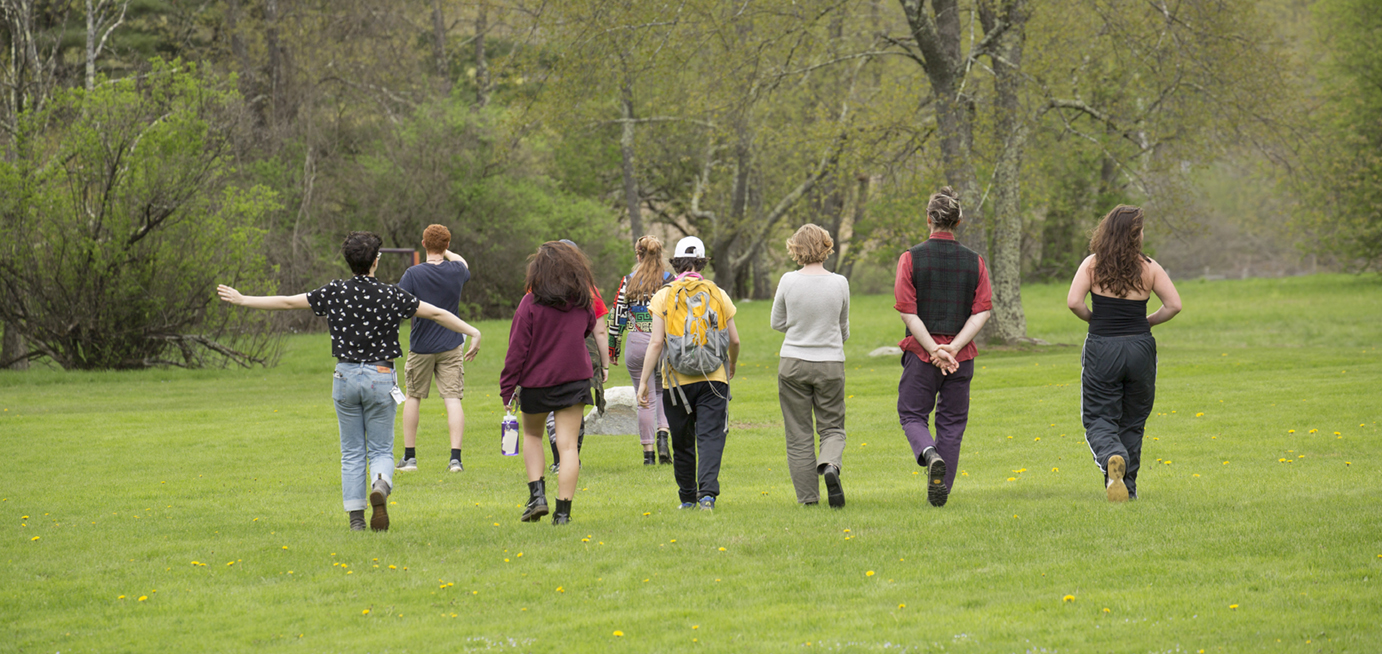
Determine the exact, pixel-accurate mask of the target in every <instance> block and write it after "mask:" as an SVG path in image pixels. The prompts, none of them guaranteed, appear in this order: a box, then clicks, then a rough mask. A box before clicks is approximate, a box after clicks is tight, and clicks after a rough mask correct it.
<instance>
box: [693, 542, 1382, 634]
mask: <svg viewBox="0 0 1382 654" xmlns="http://www.w3.org/2000/svg"><path fill="white" fill-rule="evenodd" d="M1378 556H1382V554H1379V555H1378ZM691 628H692V629H700V628H701V626H700V625H698V624H693V625H691Z"/></svg>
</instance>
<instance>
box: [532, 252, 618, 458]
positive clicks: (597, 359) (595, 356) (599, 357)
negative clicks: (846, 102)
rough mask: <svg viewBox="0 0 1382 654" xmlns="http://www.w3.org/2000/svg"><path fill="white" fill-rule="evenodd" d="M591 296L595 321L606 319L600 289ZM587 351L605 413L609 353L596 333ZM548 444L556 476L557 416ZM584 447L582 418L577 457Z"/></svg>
mask: <svg viewBox="0 0 1382 654" xmlns="http://www.w3.org/2000/svg"><path fill="white" fill-rule="evenodd" d="M558 242H559V243H565V244H567V245H569V246H571V247H573V248H576V250H577V251H580V252H581V254H585V252H584V251H581V246H579V245H576V242H575V241H572V240H570V239H565V238H564V239H561V240H560V241H558ZM588 262H589V260H588V259H587V263H588ZM593 278H594V277H593V273H592V279H593ZM590 296H591V300H590V301H591V308H593V309H594V310H595V320H597V321H598V320H600V319H601V318H603V317H605V316H606V315H608V314H609V307H608V306H606V305H605V299H604V298H603V297H601V296H600V289H599V288H597V287H595V286H591V287H590ZM585 350H586V352H587V353H588V354H590V366H591V376H590V390H591V393H592V395H594V397H595V402H594V404H595V408H597V409H599V410H600V413H604V412H605V382H606V381H609V353H608V352H607V351H606V350H605V348H603V347H601V346H600V340H599V339H598V338H596V335H595V334H594V333H592V334H590V335H589V336H586V338H585ZM547 444H548V445H549V446H551V448H552V474H554V475H555V474H557V472H558V471H560V470H561V451H560V450H559V449H558V448H557V423H556V415H554V414H548V415H547ZM584 445H585V419H584V418H582V419H581V430H580V432H579V433H577V434H576V454H577V455H580V453H581V448H582V447H583V446H584Z"/></svg>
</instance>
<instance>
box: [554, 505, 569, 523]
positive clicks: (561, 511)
mask: <svg viewBox="0 0 1382 654" xmlns="http://www.w3.org/2000/svg"><path fill="white" fill-rule="evenodd" d="M568 522H571V500H557V512H556V513H553V514H552V524H553V525H564V524H566V523H568Z"/></svg>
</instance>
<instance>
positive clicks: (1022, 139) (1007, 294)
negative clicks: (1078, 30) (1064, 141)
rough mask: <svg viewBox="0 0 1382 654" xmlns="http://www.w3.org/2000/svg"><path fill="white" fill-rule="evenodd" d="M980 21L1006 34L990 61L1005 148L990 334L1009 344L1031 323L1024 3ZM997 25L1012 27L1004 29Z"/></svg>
mask: <svg viewBox="0 0 1382 654" xmlns="http://www.w3.org/2000/svg"><path fill="white" fill-rule="evenodd" d="M979 6H980V9H979V16H980V20H981V22H982V23H983V24H984V31H985V32H987V33H991V32H993V31H994V30H995V29H1003V32H1002V34H1001V35H1000V36H999V38H998V40H997V43H996V44H995V50H996V53H997V54H998V56H996V57H991V59H992V63H993V86H994V103H993V111H994V118H993V120H994V126H995V127H996V128H997V131H998V133H999V134H1000V135H1004V136H1006V142H1005V143H1004V147H1003V149H1002V151H1001V152H1000V153H999V156H998V161H997V162H995V165H994V171H993V189H994V190H993V194H994V207H993V209H994V211H993V214H994V223H993V256H992V259H991V260H990V261H989V265H990V276H991V278H992V282H993V316H992V319H991V320H990V321H989V325H992V330H991V334H992V335H993V336H994V337H996V338H998V339H1001V340H1002V341H1003V342H1005V343H1014V342H1016V341H1017V340H1018V339H1021V338H1023V337H1025V336H1026V335H1027V320H1026V317H1025V316H1024V315H1023V313H1022V195H1021V188H1022V187H1021V183H1022V180H1021V172H1022V154H1023V148H1024V147H1025V146H1026V140H1027V131H1028V126H1027V121H1026V120H1025V117H1024V116H1023V115H1022V113H1021V111H1022V108H1021V106H1020V102H1021V100H1020V97H1019V95H1020V93H1021V91H1022V78H1021V77H1020V73H1019V71H1018V67H1020V66H1021V65H1022V46H1023V27H1024V24H1025V22H1026V11H1027V8H1026V2H1025V0H1003V1H1002V7H1001V10H1000V11H997V12H996V11H995V8H994V7H993V5H992V2H982V3H980V5H979ZM997 21H1004V22H1006V23H1007V27H1006V28H1000V27H999V25H998V22H997Z"/></svg>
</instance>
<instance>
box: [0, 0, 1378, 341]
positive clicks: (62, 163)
mask: <svg viewBox="0 0 1382 654" xmlns="http://www.w3.org/2000/svg"><path fill="white" fill-rule="evenodd" d="M1379 14H1382V9H1379V8H1378V7H1377V6H1376V3H1371V2H1368V1H1367V0H1318V1H1317V2H1310V1H1309V0H1276V1H1275V2H1272V3H1261V2H1253V1H1252V0H1216V1H1215V2H1185V1H1180V2H1173V1H1172V0H1136V1H1134V0H1052V1H1050V2H1043V3H1035V2H1031V1H1030V0H796V1H794V2H788V1H775V2H756V1H754V0H750V1H747V2H734V3H723V2H714V1H711V0H665V1H664V0H656V1H636V0H568V1H566V2H561V3H554V2H549V1H546V0H465V1H453V0H406V1H399V2H393V3H382V4H381V3H375V2H365V1H362V0H197V1H194V0H48V1H41V0H0V20H2V21H3V24H2V25H0V40H3V43H4V45H5V48H4V50H3V53H0V64H3V65H2V66H0V68H3V70H0V76H2V77H3V84H4V93H5V101H4V103H3V108H0V129H2V130H3V134H0V139H3V142H2V143H0V145H3V152H4V157H3V162H2V165H3V168H0V186H3V187H4V188H3V193H4V198H3V200H0V248H4V251H3V252H0V255H2V257H0V258H3V261H0V294H3V297H0V319H3V320H4V322H5V329H4V333H5V339H6V340H5V350H4V354H3V355H0V364H10V363H13V362H15V361H16V360H26V359H27V358H32V357H39V356H42V357H47V358H49V359H51V360H53V361H55V362H58V363H59V364H60V365H63V366H64V367H69V368H91V367H95V368H110V367H114V368H120V367H140V366H148V365H169V364H172V365H205V364H207V363H213V362H219V363H226V362H237V363H242V364H249V363H266V362H270V361H272V359H273V356H274V352H275V340H274V338H273V334H275V333H277V332H278V331H279V330H281V329H283V328H291V329H309V328H313V327H314V326H315V323H314V321H313V319H312V318H310V317H309V316H304V315H295V316H281V317H279V319H280V320H283V321H284V322H283V323H281V324H275V323H271V322H266V321H264V320H263V319H262V318H261V319H260V321H259V322H244V321H245V320H249V318H247V317H243V316H236V315H235V314H233V313H229V312H224V311H223V310H222V309H221V308H220V307H218V306H216V305H215V303H214V302H213V301H212V300H213V298H214V292H213V291H214V285H215V283H216V282H218V281H224V280H234V281H237V282H238V283H240V284H242V285H244V286H246V287H247V288H251V289H258V290H260V291H263V292H283V293H297V292H302V291H305V290H308V289H310V288H314V287H315V286H317V285H319V284H321V283H323V282H325V281H326V280H329V279H331V278H335V277H341V276H344V275H346V274H348V272H347V271H346V269H345V267H344V266H343V264H342V263H341V261H340V257H339V255H338V246H339V242H340V239H341V238H342V237H343V236H344V234H345V233H346V232H348V231H350V230H353V229H368V230H372V231H375V232H378V233H380V234H381V235H382V236H384V239H385V241H386V243H385V244H386V246H388V247H406V248H417V247H420V244H419V241H420V238H421V233H422V228H423V227H424V226H426V225H427V224H430V223H434V222H435V223H441V224H445V225H447V226H448V227H449V228H450V229H451V230H452V234H453V248H454V249H456V250H457V251H459V252H461V253H462V254H463V255H464V256H465V257H466V258H467V259H468V261H469V262H470V264H471V267H472V269H473V270H474V273H475V274H474V277H473V278H472V281H471V283H470V284H469V285H468V286H467V291H466V294H465V295H466V297H465V298H464V303H463V306H462V311H463V313H465V314H466V316H467V317H501V316H505V315H507V313H508V312H510V311H511V310H512V307H513V306H514V305H515V304H516V303H517V301H518V299H519V298H520V297H521V294H522V276H523V266H522V263H523V261H524V258H525V257H526V255H527V254H528V253H530V252H531V251H532V250H533V249H534V248H535V246H536V245H537V244H538V243H540V242H542V241H544V240H550V239H555V238H570V239H572V240H574V241H576V242H577V243H578V244H580V245H581V247H582V248H583V249H584V250H585V251H586V252H587V254H588V255H590V257H591V259H592V261H593V262H594V263H595V265H596V272H597V276H598V278H599V280H600V281H601V283H602V284H603V285H605V286H608V287H609V288H608V289H607V293H608V292H609V291H612V290H613V286H614V282H615V280H616V279H617V277H618V276H619V275H620V274H622V273H623V272H625V271H626V269H627V267H628V266H629V265H630V264H631V262H632V254H631V252H630V244H631V241H632V240H633V239H636V238H637V237H638V236H639V235H641V234H643V233H645V232H652V233H657V234H660V235H662V236H664V238H665V239H666V240H671V239H675V238H679V237H681V236H682V235H687V234H695V235H698V236H700V237H701V238H703V239H704V240H705V242H706V243H707V245H708V246H709V249H710V253H711V256H712V270H713V275H714V278H715V279H716V281H717V282H718V283H720V284H721V286H724V287H726V288H729V289H732V290H733V294H734V295H735V296H736V297H741V298H755V299H763V298H770V297H771V295H772V291H773V285H774V284H775V282H776V277H777V276H778V274H780V273H781V272H782V271H783V270H784V269H785V268H786V267H787V266H788V265H789V263H790V262H788V261H786V259H785V256H784V253H783V252H782V248H781V242H782V239H783V238H785V237H786V235H788V234H789V233H790V232H791V231H792V230H794V229H795V228H796V227H797V226H798V225H800V224H802V223H805V222H815V223H817V224H820V225H822V226H824V227H826V228H827V229H828V230H829V231H830V232H831V233H832V234H833V235H834V236H835V239H836V250H837V251H836V254H835V255H834V256H833V257H832V259H831V260H830V261H829V262H828V264H827V265H828V266H829V267H830V268H831V269H833V270H836V271H837V272H840V273H842V274H845V275H847V276H851V277H852V278H857V279H858V280H859V282H858V283H856V287H867V286H868V284H867V283H866V282H867V280H868V279H870V275H871V276H872V277H871V279H875V280H885V279H886V278H887V277H888V276H889V275H890V273H891V269H890V266H891V265H892V262H893V261H895V259H896V256H897V255H898V253H899V252H900V251H901V250H902V249H905V248H906V247H909V246H910V245H912V244H915V243H916V242H919V241H920V240H921V239H922V238H924V236H925V233H926V225H925V219H924V216H923V215H922V207H923V206H924V203H925V198H926V197H927V196H928V195H929V194H930V193H931V192H934V190H935V189H936V188H938V187H939V186H941V185H943V184H949V185H951V186H953V187H955V188H956V189H957V190H958V191H959V192H960V194H961V197H962V200H963V204H964V206H965V211H966V221H965V225H964V227H963V230H962V232H961V235H960V236H961V240H962V241H964V242H965V243H966V244H968V245H969V246H970V247H972V248H974V249H976V250H978V251H979V252H981V253H982V254H983V255H984V256H985V258H986V259H987V260H988V262H989V267H990V271H991V274H992V277H993V282H994V291H995V315H994V318H993V320H991V321H990V325H991V328H990V330H989V334H988V337H989V338H992V339H996V340H1003V341H1008V342H1012V341H1016V340H1019V339H1022V338H1024V337H1025V336H1026V329H1025V325H1024V322H1023V317H1022V301H1021V284H1022V282H1023V281H1024V280H1050V279H1066V278H1068V277H1069V275H1070V274H1072V273H1073V270H1074V268H1075V266H1076V265H1077V264H1078V262H1079V260H1080V259H1081V258H1083V256H1084V254H1085V253H1086V247H1085V246H1086V242H1087V238H1088V230H1089V229H1090V228H1091V227H1092V225H1093V224H1094V223H1095V222H1097V220H1098V218H1099V217H1101V216H1102V215H1103V213H1104V212H1106V211H1107V210H1108V209H1109V208H1111V207H1112V206H1113V205H1114V204H1117V203H1119V202H1129V203H1138V204H1143V205H1145V206H1147V207H1148V210H1149V215H1150V216H1151V217H1152V224H1153V227H1152V228H1150V229H1149V242H1150V243H1152V244H1155V243H1157V242H1158V238H1170V236H1171V235H1173V234H1174V235H1175V236H1176V238H1180V239H1186V238H1193V237H1194V236H1193V235H1194V234H1195V233H1196V230H1198V229H1202V228H1203V224H1204V221H1201V220H1197V212H1196V210H1195V207H1196V206H1197V202H1198V200H1197V198H1198V197H1199V196H1202V195H1203V194H1204V185H1203V184H1201V183H1200V181H1201V180H1202V178H1204V177H1205V174H1206V171H1213V170H1217V169H1218V168H1216V167H1222V166H1224V165H1225V162H1232V163H1234V164H1235V165H1237V166H1238V167H1239V168H1240V169H1241V168H1244V167H1247V168H1251V169H1252V173H1251V174H1252V175H1254V178H1255V179H1259V180H1267V181H1266V182H1264V183H1265V184H1266V185H1267V187H1268V188H1269V189H1270V190H1271V191H1272V193H1273V195H1272V197H1273V198H1276V199H1277V200H1278V202H1277V205H1278V206H1279V207H1280V208H1281V209H1280V211H1281V212H1282V213H1284V214H1290V215H1291V216H1292V222H1291V223H1290V226H1291V227H1292V228H1293V229H1294V230H1295V232H1294V233H1296V234H1298V236H1299V238H1297V239H1295V240H1298V241H1300V242H1301V243H1304V244H1306V245H1307V246H1310V247H1319V248H1323V249H1324V251H1326V252H1329V253H1332V254H1333V255H1334V256H1336V257H1337V260H1338V261H1340V262H1341V263H1343V264H1346V265H1354V266H1367V265H1375V264H1376V263H1377V262H1378V260H1379V250H1382V246H1380V245H1379V242H1382V234H1380V232H1382V227H1379V218H1378V214H1379V201H1382V200H1379V198H1380V197H1382V196H1380V195H1379V191H1378V190H1377V189H1378V188H1379V187H1378V184H1377V174H1378V172H1379V171H1382V164H1379V161H1378V157H1377V152H1378V148H1377V145H1378V141H1379V140H1380V139H1382V136H1379V133H1382V124H1379V116H1382V100H1379V97H1382V92H1377V91H1376V89H1378V88H1382V85H1378V84H1377V83H1376V79H1377V78H1376V75H1377V74H1378V72H1377V71H1379V70H1382V63H1379V62H1382V58H1380V57H1379V55H1378V54H1376V53H1378V52H1379V49H1378V48H1376V47H1375V46H1377V45H1379V43H1378V40H1379V36H1378V32H1379V30H1378V24H1379V21H1382V18H1379ZM1302 16H1303V17H1304V19H1307V23H1308V24H1309V25H1313V26H1314V27H1315V28H1319V29H1318V30H1316V29H1302V28H1301V27H1300V25H1299V23H1300V20H1301V17H1302ZM160 62H162V63H160ZM1369 80H1372V86H1371V87H1369V86H1368V85H1367V83H1365V82H1368V81H1369ZM1360 88H1361V89H1363V90H1359V89H1360ZM1369 89H1371V90H1369ZM1187 235H1189V236H1187ZM1369 243H1371V245H1368V244H1369ZM401 271H402V262H401V261H391V260H386V261H385V262H384V264H382V265H381V273H380V274H381V277H385V278H389V277H390V276H392V277H393V278H396V277H397V275H399V274H401ZM21 336H22V337H24V340H25V341H26V342H27V347H23V346H21V344H20V343H19V338H18V337H21Z"/></svg>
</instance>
